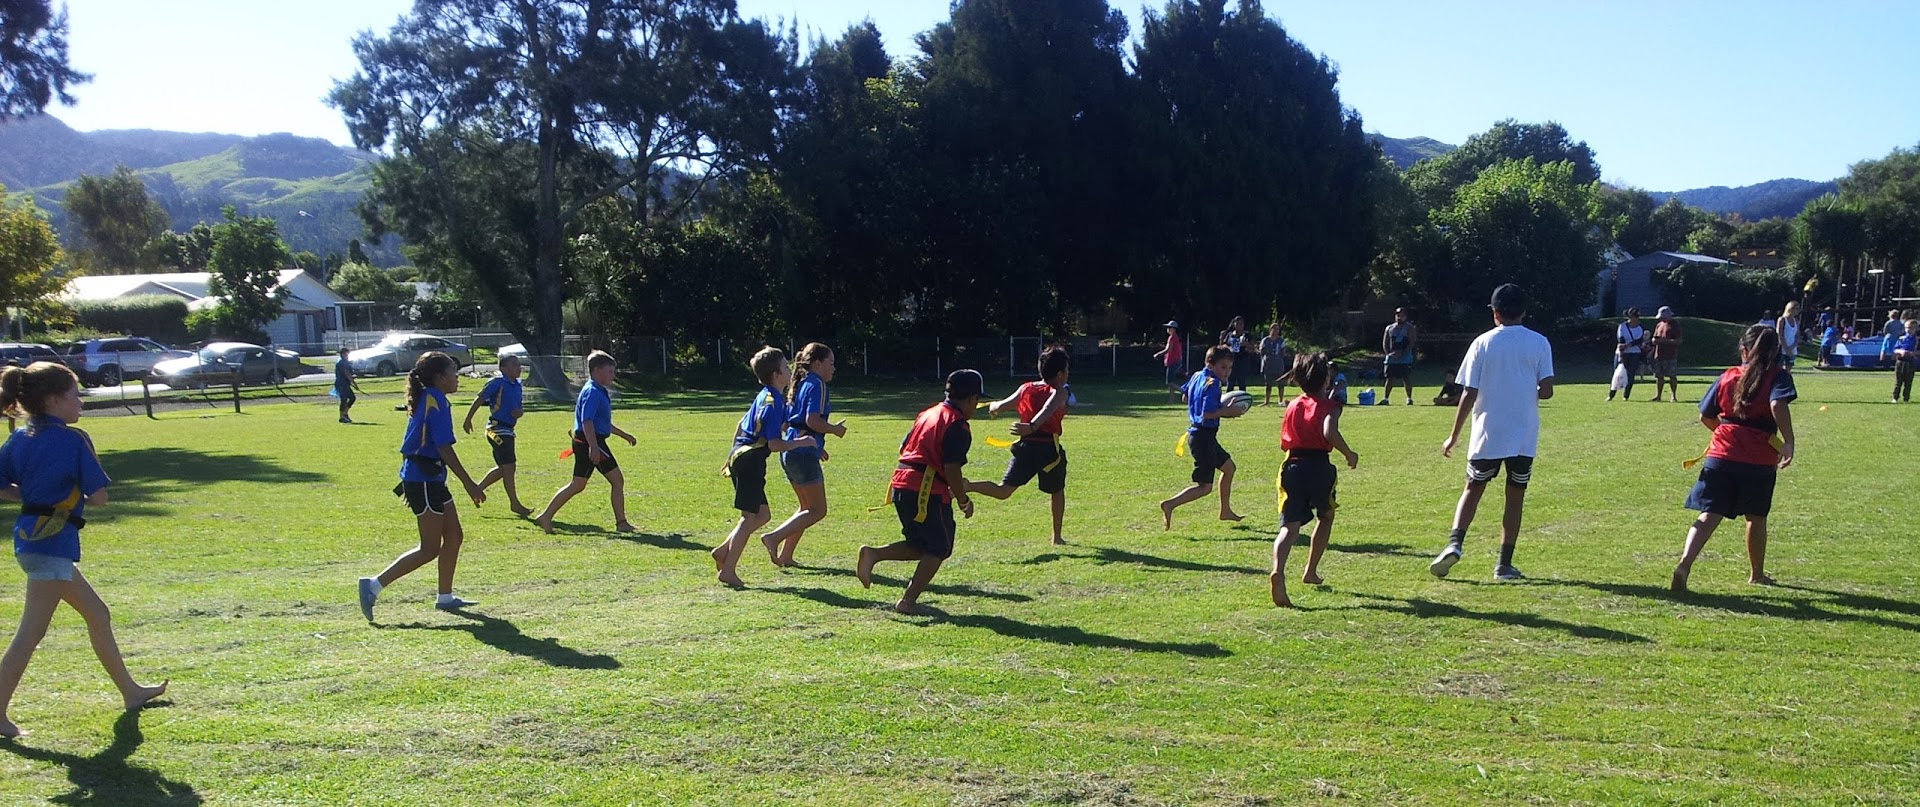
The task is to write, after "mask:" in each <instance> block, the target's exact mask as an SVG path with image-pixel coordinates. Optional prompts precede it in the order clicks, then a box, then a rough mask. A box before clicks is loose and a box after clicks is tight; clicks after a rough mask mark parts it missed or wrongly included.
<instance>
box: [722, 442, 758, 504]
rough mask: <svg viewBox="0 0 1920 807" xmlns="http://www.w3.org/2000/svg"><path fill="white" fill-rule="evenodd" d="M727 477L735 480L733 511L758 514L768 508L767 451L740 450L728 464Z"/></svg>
mask: <svg viewBox="0 0 1920 807" xmlns="http://www.w3.org/2000/svg"><path fill="white" fill-rule="evenodd" d="M727 476H728V477H730V478H732V479H733V509H735V510H738V511H740V512H742V513H758V512H760V508H762V507H766V506H767V449H766V448H764V447H762V448H748V449H738V450H736V451H735V452H734V454H733V458H732V459H731V460H729V461H728V462H727Z"/></svg>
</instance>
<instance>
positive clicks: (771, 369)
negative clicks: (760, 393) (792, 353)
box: [747, 347, 787, 384]
mask: <svg viewBox="0 0 1920 807" xmlns="http://www.w3.org/2000/svg"><path fill="white" fill-rule="evenodd" d="M786 361H787V352H786V351H784V350H781V349H780V348H777V347H763V348H761V349H760V352H759V353H755V354H753V359H752V360H751V361H748V362H747V369H749V370H752V371H753V377H754V378H757V379H760V383H761V384H766V383H768V382H771V381H773V374H774V373H777V372H780V365H782V364H784V363H786Z"/></svg>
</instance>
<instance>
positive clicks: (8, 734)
mask: <svg viewBox="0 0 1920 807" xmlns="http://www.w3.org/2000/svg"><path fill="white" fill-rule="evenodd" d="M25 736H27V733H26V732H24V731H21V730H20V727H19V726H16V725H14V724H13V721H11V720H8V719H6V718H0V740H11V739H13V738H15V737H25Z"/></svg>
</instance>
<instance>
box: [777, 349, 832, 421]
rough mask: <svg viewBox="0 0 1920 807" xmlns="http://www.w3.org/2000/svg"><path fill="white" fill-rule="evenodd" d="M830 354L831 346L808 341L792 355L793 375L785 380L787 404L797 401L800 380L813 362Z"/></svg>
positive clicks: (829, 356)
mask: <svg viewBox="0 0 1920 807" xmlns="http://www.w3.org/2000/svg"><path fill="white" fill-rule="evenodd" d="M832 356H833V348H830V347H827V346H826V345H823V344H820V343H819V342H808V343H807V346H806V347H803V348H800V352H799V353H797V354H795V355H794V357H793V377H792V378H790V379H788V380H787V405H788V406H793V405H794V404H795V403H796V402H797V401H796V399H797V398H798V397H799V395H800V382H801V381H803V380H805V379H806V377H807V374H808V372H809V370H810V369H811V368H812V367H813V363H814V362H816V361H819V360H821V359H826V358H831V357H832Z"/></svg>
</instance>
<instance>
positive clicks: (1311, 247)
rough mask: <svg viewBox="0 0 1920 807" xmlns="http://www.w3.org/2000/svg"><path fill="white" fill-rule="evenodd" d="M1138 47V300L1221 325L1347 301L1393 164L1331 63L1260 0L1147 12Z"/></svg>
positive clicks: (1187, 0)
mask: <svg viewBox="0 0 1920 807" xmlns="http://www.w3.org/2000/svg"><path fill="white" fill-rule="evenodd" d="M1134 58H1135V61H1136V62H1137V63H1138V75H1139V78H1140V81H1141V83H1142V84H1143V87H1142V92H1143V94H1144V95H1145V96H1146V97H1145V99H1144V101H1143V106H1142V109H1143V114H1142V116H1141V120H1140V124H1139V127H1140V134H1139V136H1138V138H1137V143H1136V145H1137V152H1136V153H1137V155H1138V156H1137V158H1136V159H1137V160H1138V162H1137V165H1138V170H1139V174H1140V178H1141V180H1142V182H1143V183H1144V186H1145V190H1144V192H1143V198H1141V199H1138V200H1129V202H1136V203H1138V204H1139V205H1140V206H1143V207H1144V208H1146V209H1147V210H1148V211H1149V215H1148V216H1147V217H1146V218H1145V220H1144V221H1143V223H1142V224H1141V227H1140V230H1139V235H1140V238H1138V239H1136V240H1135V243H1137V244H1140V247H1139V253H1138V255H1137V261H1136V263H1135V265H1136V266H1137V267H1139V268H1138V270H1137V271H1136V273H1135V274H1134V276H1133V277H1132V278H1131V285H1132V288H1133V291H1134V292H1135V295H1136V300H1138V301H1139V303H1140V305H1141V306H1143V307H1144V306H1155V308H1154V310H1153V312H1151V313H1155V314H1158V312H1160V311H1165V310H1167V309H1168V307H1169V306H1170V307H1171V308H1172V309H1173V310H1174V311H1177V312H1179V313H1182V314H1183V315H1184V316H1183V317H1182V318H1183V319H1186V318H1195V319H1198V320H1201V321H1204V322H1206V323H1211V324H1212V325H1215V326H1221V325H1225V324H1226V320H1227V318H1228V317H1230V316H1233V315H1235V314H1244V315H1248V316H1249V317H1250V318H1252V319H1253V320H1255V321H1259V320H1262V319H1264V318H1265V316H1266V315H1267V313H1268V312H1269V311H1270V310H1274V311H1277V312H1278V313H1279V314H1280V315H1282V316H1306V315H1311V314H1313V313H1316V312H1318V311H1320V310H1322V309H1325V308H1327V307H1328V306H1330V305H1335V304H1337V303H1338V299H1339V298H1338V295H1339V294H1340V293H1341V292H1343V291H1344V290H1346V289H1347V288H1348V287H1350V286H1352V285H1353V284H1354V283H1355V281H1357V280H1359V279H1361V277H1362V276H1363V271H1364V270H1365V268H1366V266H1367V264H1368V261H1369V260H1370V259H1371V258H1372V257H1373V256H1374V254H1375V249H1374V244H1375V235H1376V232H1375V227H1376V224H1375V203H1376V196H1377V194H1378V193H1379V192H1380V189H1379V188H1377V187H1376V185H1377V180H1378V179H1379V178H1380V172H1381V171H1383V170H1384V169H1383V166H1382V163H1381V161H1380V158H1379V156H1378V154H1377V152H1376V151H1375V149H1374V147H1373V146H1372V144H1371V143H1369V142H1368V140H1367V137H1366V134H1365V131H1364V129H1363V127H1362V123H1361V120H1360V116H1359V114H1358V113H1355V112H1353V111H1352V110H1350V109H1347V108H1346V107H1344V106H1343V105H1342V104H1341V102H1340V95H1339V92H1338V90H1337V87H1336V84H1337V82H1338V73H1337V71H1336V70H1335V69H1334V66H1333V65H1332V64H1331V63H1330V62H1328V61H1327V60H1325V59H1323V58H1320V57H1318V56H1316V55H1314V53H1313V52H1312V51H1309V50H1308V49H1307V48H1306V47H1305V46H1304V45H1302V44H1300V43H1299V42H1297V41H1295V40H1294V39H1293V38H1292V37H1290V36H1289V35H1288V34H1287V32H1286V30H1285V29H1284V28H1282V27H1281V25H1280V23H1279V22H1278V21H1277V20H1274V19H1272V18H1270V17H1267V16H1266V14H1265V13H1264V12H1263V11H1262V10H1261V8H1260V4H1259V3H1257V2H1253V0H1242V2H1240V3H1239V4H1238V6H1237V8H1234V9H1231V10H1230V9H1228V8H1227V4H1226V2H1225V1H1224V0H1199V1H1198V2H1195V1H1194V0H1176V1H1175V2H1171V3H1168V4H1167V6H1166V8H1165V10H1164V11H1161V12H1157V13H1156V12H1149V13H1148V14H1147V18H1146V23H1145V33H1144V35H1143V36H1142V38H1141V42H1140V44H1139V45H1138V46H1137V48H1136V49H1135V52H1134ZM1109 233H1110V235H1112V236H1118V235H1120V233H1119V232H1117V231H1112V230H1110V231H1109Z"/></svg>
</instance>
